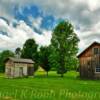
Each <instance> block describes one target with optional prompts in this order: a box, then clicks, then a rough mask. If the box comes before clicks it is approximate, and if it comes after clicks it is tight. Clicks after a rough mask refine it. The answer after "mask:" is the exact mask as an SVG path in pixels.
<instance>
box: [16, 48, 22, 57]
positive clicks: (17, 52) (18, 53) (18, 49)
mask: <svg viewBox="0 0 100 100" xmlns="http://www.w3.org/2000/svg"><path fill="white" fill-rule="evenodd" d="M15 54H16V56H17V57H18V58H20V56H21V48H19V47H18V48H16V50H15Z"/></svg>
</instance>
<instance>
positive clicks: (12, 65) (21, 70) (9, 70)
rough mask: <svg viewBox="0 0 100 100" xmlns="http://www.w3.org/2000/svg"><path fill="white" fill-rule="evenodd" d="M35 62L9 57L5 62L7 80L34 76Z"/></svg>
mask: <svg viewBox="0 0 100 100" xmlns="http://www.w3.org/2000/svg"><path fill="white" fill-rule="evenodd" d="M33 66H34V62H33V61H32V60H31V59H22V58H13V57H9V58H7V59H6V60H5V75H6V77H7V78H16V77H25V76H32V75H33V73H34V67H33Z"/></svg>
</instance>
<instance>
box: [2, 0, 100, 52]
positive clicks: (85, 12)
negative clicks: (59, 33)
mask: <svg viewBox="0 0 100 100" xmlns="http://www.w3.org/2000/svg"><path fill="white" fill-rule="evenodd" d="M99 2H100V1H99V0H86V1H85V0H43V1H42V0H0V16H2V17H5V18H8V19H9V20H10V21H11V22H12V20H15V19H14V16H13V13H12V9H13V6H15V5H17V6H19V11H20V12H21V13H22V14H23V12H22V10H21V9H22V7H23V6H25V5H28V4H36V5H38V6H39V7H40V8H41V10H43V11H44V13H45V14H51V15H53V16H55V17H56V18H62V19H69V20H71V22H73V23H74V24H75V26H78V27H80V29H76V30H77V34H78V36H79V38H80V40H81V41H80V43H79V48H80V49H81V50H82V49H84V48H85V46H87V45H89V43H90V42H92V41H94V40H99V41H100V39H99V37H100V35H99V34H100V22H99V20H100V3H99ZM29 7H30V5H29ZM29 19H30V20H31V21H33V27H35V28H38V29H40V26H39V25H40V24H41V21H42V18H37V19H33V18H32V17H31V16H29ZM18 23H19V25H18V26H17V28H14V27H13V26H9V25H7V23H6V22H1V23H0V27H1V28H2V30H3V31H7V32H8V36H9V37H7V36H4V35H0V42H1V45H2V44H6V43H7V42H6V41H8V42H9V41H10V42H11V46H12V47H14V46H15V45H16V41H17V42H18V43H17V44H22V43H23V42H24V41H25V40H26V39H27V38H29V37H34V34H35V32H34V31H33V30H32V29H31V28H30V27H29V26H28V25H26V23H25V22H18ZM1 24H2V25H1ZM42 31H43V30H42ZM43 32H44V31H43ZM33 33H34V34H33ZM46 33H47V34H48V35H47V34H46ZM16 35H17V36H16ZM20 37H21V38H22V39H21V40H20ZM35 37H36V40H37V43H39V44H41V43H43V44H45V43H46V42H47V41H49V40H50V37H51V34H50V36H49V33H48V31H47V32H44V34H43V35H38V34H35ZM48 37H49V38H48ZM1 40H2V41H1ZM12 41H13V42H12ZM14 41H15V42H14ZM45 41H46V42H45ZM44 42H45V43H44ZM47 43H49V42H47ZM14 44H15V45H14ZM8 45H9V44H8ZM8 45H7V46H8ZM13 45H14V46H13ZM2 46H3V48H4V45H2ZM2 46H0V47H2ZM12 47H11V48H12ZM9 48H10V47H9Z"/></svg>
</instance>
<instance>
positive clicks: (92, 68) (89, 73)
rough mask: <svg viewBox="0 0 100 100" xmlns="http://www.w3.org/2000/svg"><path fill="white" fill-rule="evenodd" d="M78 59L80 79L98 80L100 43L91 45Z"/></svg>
mask: <svg viewBox="0 0 100 100" xmlns="http://www.w3.org/2000/svg"><path fill="white" fill-rule="evenodd" d="M78 58H79V71H80V77H81V78H88V79H100V43H98V42H93V43H91V44H90V45H89V46H88V47H87V48H86V49H85V50H83V51H82V52H81V53H80V54H79V55H78Z"/></svg>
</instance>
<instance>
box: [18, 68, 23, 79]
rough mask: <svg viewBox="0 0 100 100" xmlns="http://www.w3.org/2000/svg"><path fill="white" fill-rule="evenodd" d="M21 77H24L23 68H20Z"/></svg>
mask: <svg viewBox="0 0 100 100" xmlns="http://www.w3.org/2000/svg"><path fill="white" fill-rule="evenodd" d="M19 76H21V77H22V76H23V67H20V68H19Z"/></svg>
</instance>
